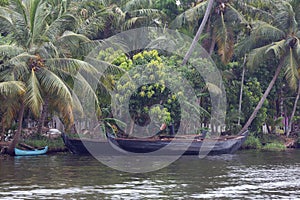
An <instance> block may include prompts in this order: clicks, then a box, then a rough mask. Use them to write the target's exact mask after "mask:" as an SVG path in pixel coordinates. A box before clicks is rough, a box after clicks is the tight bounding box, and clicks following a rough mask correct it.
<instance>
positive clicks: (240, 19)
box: [227, 4, 249, 24]
mask: <svg viewBox="0 0 300 200" xmlns="http://www.w3.org/2000/svg"><path fill="white" fill-rule="evenodd" d="M227 6H228V7H229V8H230V10H231V11H232V12H233V13H234V15H236V16H237V18H238V19H239V21H240V22H241V23H242V24H249V22H248V21H247V20H246V19H245V17H244V15H242V14H241V12H239V11H238V10H237V9H235V8H234V7H233V6H231V5H230V4H228V5H227Z"/></svg>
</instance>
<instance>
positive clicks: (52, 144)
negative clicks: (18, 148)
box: [22, 137, 65, 148]
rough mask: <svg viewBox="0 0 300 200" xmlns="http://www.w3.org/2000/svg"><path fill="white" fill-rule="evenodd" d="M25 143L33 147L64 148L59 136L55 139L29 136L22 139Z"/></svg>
mask: <svg viewBox="0 0 300 200" xmlns="http://www.w3.org/2000/svg"><path fill="white" fill-rule="evenodd" d="M22 142H24V143H25V144H28V145H30V146H33V147H37V148H41V147H45V146H48V147H49V148H64V147H65V145H64V142H63V140H62V139H61V137H59V138H57V139H49V138H47V137H39V138H37V137H30V138H27V139H25V140H23V141H22Z"/></svg>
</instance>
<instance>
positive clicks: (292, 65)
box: [285, 48, 300, 91]
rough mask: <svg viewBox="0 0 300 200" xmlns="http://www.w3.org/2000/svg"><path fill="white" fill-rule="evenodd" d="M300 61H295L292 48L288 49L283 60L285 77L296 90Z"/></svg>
mask: <svg viewBox="0 0 300 200" xmlns="http://www.w3.org/2000/svg"><path fill="white" fill-rule="evenodd" d="M299 65H300V63H298V62H297V60H296V58H295V55H294V51H293V49H292V48H290V49H289V53H288V56H287V57H286V60H285V68H286V71H285V77H286V79H287V81H288V84H289V86H290V87H291V88H292V89H293V90H295V91H296V90H297V87H298V80H299V72H298V68H299Z"/></svg>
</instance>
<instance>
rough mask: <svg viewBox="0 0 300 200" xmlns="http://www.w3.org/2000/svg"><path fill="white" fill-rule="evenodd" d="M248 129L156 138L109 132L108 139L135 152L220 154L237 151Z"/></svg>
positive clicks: (126, 149) (124, 148)
mask: <svg viewBox="0 0 300 200" xmlns="http://www.w3.org/2000/svg"><path fill="white" fill-rule="evenodd" d="M247 136H248V131H245V132H244V133H242V134H241V135H237V136H221V137H218V138H215V139H213V138H211V139H210V138H205V139H204V137H201V136H199V135H197V136H195V135H194V136H192V135H189V136H183V135H182V136H175V137H156V138H143V139H140V138H120V137H115V135H113V134H111V133H107V138H108V140H109V141H110V142H111V143H113V144H114V145H116V146H118V147H119V148H121V149H123V150H125V151H128V152H133V153H150V152H157V151H158V153H159V154H162V155H169V154H171V155H172V154H174V155H178V154H185V155H198V154H199V153H201V154H203V155H219V154H232V153H235V152H236V151H237V150H238V149H239V148H240V147H241V146H242V144H243V143H244V141H245V140H246V138H247Z"/></svg>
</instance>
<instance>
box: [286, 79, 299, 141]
mask: <svg viewBox="0 0 300 200" xmlns="http://www.w3.org/2000/svg"><path fill="white" fill-rule="evenodd" d="M299 97H300V80H299V81H298V92H297V96H296V99H295V102H294V107H293V111H292V114H291V118H290V121H289V126H288V130H287V132H286V136H287V137H289V135H290V133H291V130H292V124H293V118H294V116H295V113H296V110H297V104H298V101H299Z"/></svg>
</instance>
